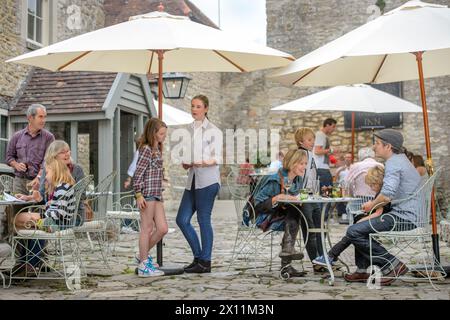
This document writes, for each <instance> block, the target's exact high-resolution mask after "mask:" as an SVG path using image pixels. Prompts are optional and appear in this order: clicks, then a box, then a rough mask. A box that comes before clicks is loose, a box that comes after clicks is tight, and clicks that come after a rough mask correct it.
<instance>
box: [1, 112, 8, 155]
mask: <svg viewBox="0 0 450 320" xmlns="http://www.w3.org/2000/svg"><path fill="white" fill-rule="evenodd" d="M7 146H8V117H6V116H4V115H0V163H5V159H6V148H7Z"/></svg>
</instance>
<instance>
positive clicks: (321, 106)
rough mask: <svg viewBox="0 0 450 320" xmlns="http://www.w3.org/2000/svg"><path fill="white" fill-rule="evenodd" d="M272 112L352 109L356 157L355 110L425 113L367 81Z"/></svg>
mask: <svg viewBox="0 0 450 320" xmlns="http://www.w3.org/2000/svg"><path fill="white" fill-rule="evenodd" d="M271 110H272V111H352V157H353V156H354V146H355V117H354V116H355V112H373V113H393V112H401V113H403V112H416V113H418V112H422V108H420V107H419V106H417V105H415V104H413V103H411V102H409V101H406V100H404V99H400V98H398V97H396V96H394V95H391V94H389V93H386V92H383V91H381V90H378V89H375V88H373V87H371V86H368V85H365V84H356V85H348V86H337V87H333V88H330V89H327V90H323V91H319V92H316V93H314V94H311V95H309V96H306V97H303V98H300V99H297V100H294V101H291V102H288V103H285V104H282V105H280V106H278V107H274V108H272V109H271Z"/></svg>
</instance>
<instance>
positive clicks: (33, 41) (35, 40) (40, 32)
mask: <svg viewBox="0 0 450 320" xmlns="http://www.w3.org/2000/svg"><path fill="white" fill-rule="evenodd" d="M22 1H23V5H24V9H25V10H24V13H23V14H24V16H23V18H24V21H26V24H24V26H23V28H22V31H23V34H24V37H26V40H27V41H26V43H27V48H28V49H31V50H34V49H39V48H41V47H43V46H46V45H49V44H51V43H52V42H53V38H54V34H55V32H56V25H55V22H56V17H55V14H56V8H57V7H56V1H49V0H22Z"/></svg>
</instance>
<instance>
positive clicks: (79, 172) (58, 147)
mask: <svg viewBox="0 0 450 320" xmlns="http://www.w3.org/2000/svg"><path fill="white" fill-rule="evenodd" d="M54 160H59V161H62V162H63V163H64V164H65V165H66V166H67V167H68V168H69V171H70V174H71V175H72V177H73V178H74V180H75V182H78V181H80V180H81V179H83V178H84V172H83V168H82V167H81V166H80V165H79V164H76V163H74V162H73V159H72V157H71V151H70V147H69V145H68V144H67V142H65V141H64V140H55V141H53V142H52V143H51V144H50V145H49V146H48V148H47V151H46V153H45V157H44V163H47V162H51V161H54ZM46 174H47V172H46V170H45V165H44V168H43V170H42V174H41V177H40V182H39V190H33V192H32V194H31V195H22V194H19V195H17V197H18V198H19V199H22V200H24V201H36V202H37V203H41V202H42V203H43V204H45V203H47V201H49V199H48V195H47V193H46V186H45V185H46V181H47V179H46ZM85 198H86V195H85V194H84V193H83V195H82V196H81V201H80V205H79V207H78V215H77V221H76V225H77V226H79V225H81V224H82V223H83V221H84V220H85V218H86V217H85V216H86V213H85V205H84V200H85Z"/></svg>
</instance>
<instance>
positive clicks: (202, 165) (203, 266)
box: [176, 95, 222, 273]
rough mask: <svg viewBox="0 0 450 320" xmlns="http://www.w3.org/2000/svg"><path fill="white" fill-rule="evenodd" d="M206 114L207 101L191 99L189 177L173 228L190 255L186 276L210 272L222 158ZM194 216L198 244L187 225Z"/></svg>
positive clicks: (192, 231) (205, 98)
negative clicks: (178, 229) (174, 227)
mask: <svg viewBox="0 0 450 320" xmlns="http://www.w3.org/2000/svg"><path fill="white" fill-rule="evenodd" d="M208 110H209V100H208V98H207V97H206V96H204V95H197V96H195V97H194V98H193V99H192V101H191V114H192V117H193V118H194V122H193V123H192V124H191V125H190V126H189V131H190V134H191V139H192V140H191V141H192V144H191V145H192V146H193V150H191V152H192V153H191V154H192V155H193V161H191V162H190V163H183V164H182V165H183V168H184V169H185V170H189V173H188V180H187V185H186V189H185V190H184V193H183V197H182V199H181V203H180V207H179V209H178V213H177V218H176V222H177V225H178V227H179V228H180V230H181V231H182V233H183V235H184V237H185V238H186V240H187V242H188V244H189V246H190V247H191V250H192V254H193V255H194V260H193V261H192V263H191V264H189V265H187V266H186V267H184V271H185V272H187V273H209V272H211V257H212V248H213V240H214V235H213V228H212V225H211V214H212V209H213V206H214V200H215V198H216V196H217V194H218V192H219V189H220V172H219V163H221V156H222V141H218V140H217V137H218V135H219V134H221V132H220V130H219V129H218V128H217V127H216V126H215V125H214V124H212V123H211V122H210V121H209V120H208V117H207V114H208ZM220 137H221V135H220ZM191 159H192V157H191ZM195 212H197V221H198V224H199V226H200V236H201V244H200V241H199V238H198V235H197V232H196V231H195V229H194V227H193V226H192V224H191V219H192V216H193V215H194V213H195Z"/></svg>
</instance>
